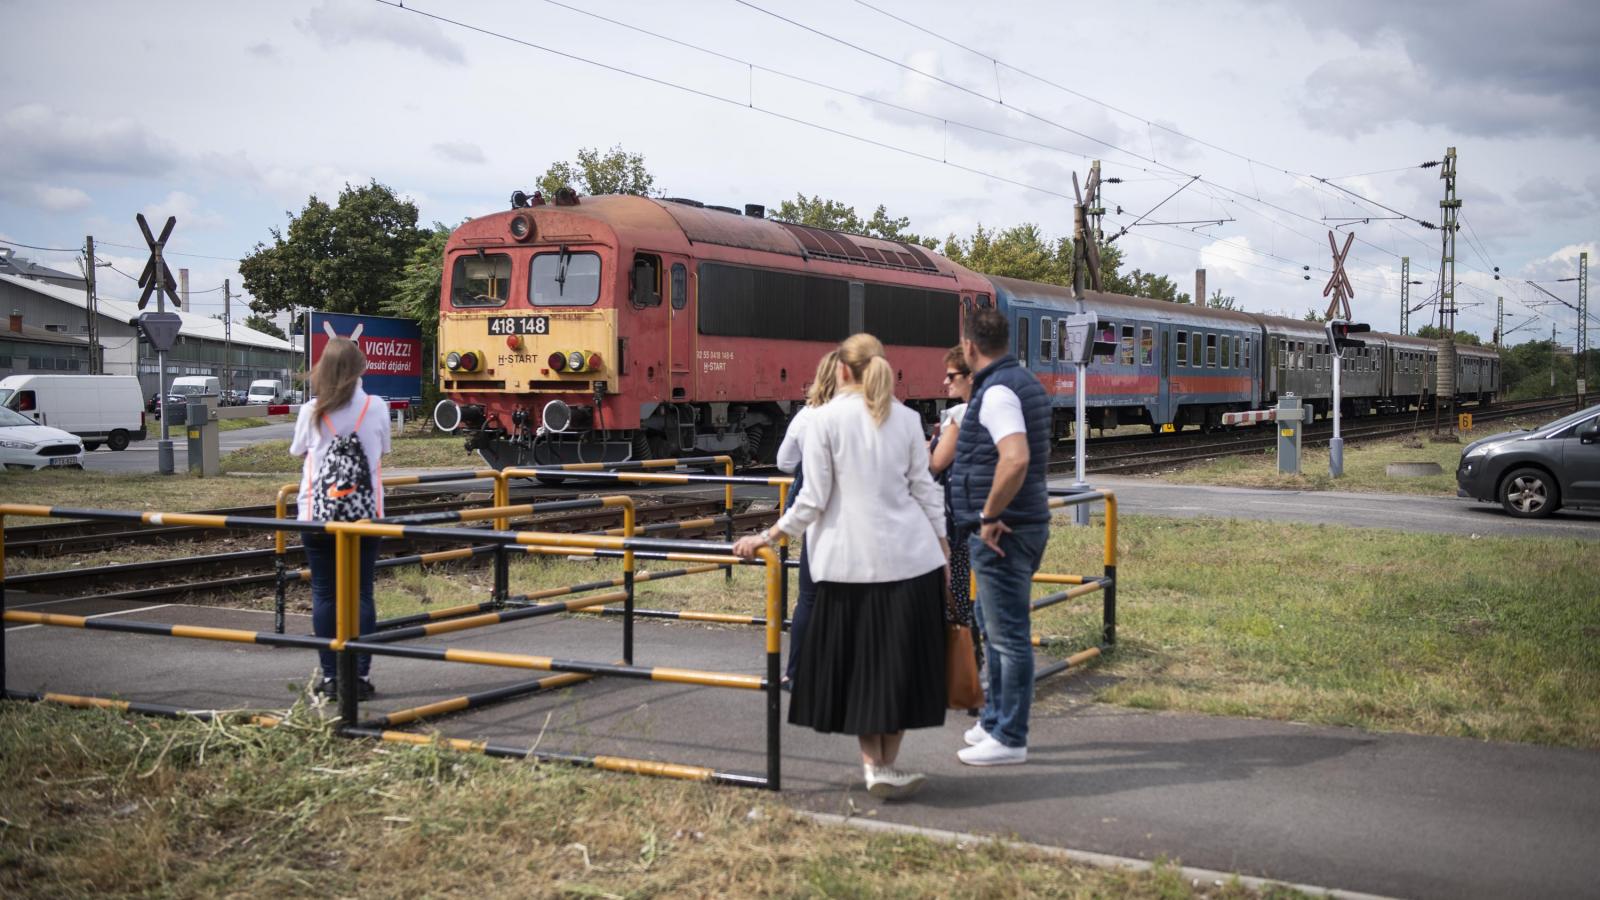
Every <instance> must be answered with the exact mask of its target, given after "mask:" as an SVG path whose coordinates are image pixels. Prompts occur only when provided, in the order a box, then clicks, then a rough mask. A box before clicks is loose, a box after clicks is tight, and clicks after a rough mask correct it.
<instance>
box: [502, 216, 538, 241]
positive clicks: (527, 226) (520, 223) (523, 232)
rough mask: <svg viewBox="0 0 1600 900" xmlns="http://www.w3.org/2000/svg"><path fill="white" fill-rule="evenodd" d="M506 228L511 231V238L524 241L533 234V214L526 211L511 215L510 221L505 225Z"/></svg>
mask: <svg viewBox="0 0 1600 900" xmlns="http://www.w3.org/2000/svg"><path fill="white" fill-rule="evenodd" d="M506 230H507V231H509V232H511V239H512V240H515V241H526V240H529V239H531V238H532V237H533V234H534V228H533V216H530V215H528V214H527V213H517V214H516V215H514V216H512V217H511V221H510V222H509V223H508V224H507V225H506Z"/></svg>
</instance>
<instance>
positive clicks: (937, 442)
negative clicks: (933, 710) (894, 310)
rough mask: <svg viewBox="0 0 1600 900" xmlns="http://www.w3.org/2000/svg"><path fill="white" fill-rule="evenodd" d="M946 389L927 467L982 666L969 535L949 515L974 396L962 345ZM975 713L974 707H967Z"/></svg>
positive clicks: (963, 617) (956, 602)
mask: <svg viewBox="0 0 1600 900" xmlns="http://www.w3.org/2000/svg"><path fill="white" fill-rule="evenodd" d="M944 393H945V396H946V397H949V398H950V399H951V400H954V401H956V402H955V403H953V404H951V405H950V406H949V408H947V409H946V410H945V411H944V412H942V413H940V414H939V430H938V431H936V432H934V435H933V443H931V444H929V445H928V468H929V469H930V470H931V471H932V472H933V480H934V481H937V482H939V484H941V485H943V487H944V517H945V529H946V532H947V533H948V534H949V535H950V601H951V602H950V605H951V606H952V607H953V610H952V614H953V615H954V616H955V624H957V625H965V626H967V627H968V628H971V629H972V636H973V641H972V644H973V649H974V650H975V651H976V652H977V654H978V667H979V668H982V667H983V646H982V642H981V641H980V640H979V637H978V629H977V623H976V622H975V621H974V620H975V618H976V617H975V616H973V614H972V575H971V572H972V570H971V568H970V567H969V563H968V561H967V541H966V538H965V537H963V536H961V535H959V534H958V533H957V532H956V526H955V520H954V518H953V517H952V516H951V515H950V465H951V463H954V462H955V460H956V437H957V435H959V434H960V433H961V420H962V419H963V418H964V417H965V416H966V414H967V401H969V400H971V399H972V369H970V368H968V366H967V360H966V357H965V356H964V355H963V354H962V352H961V348H960V347H951V348H950V352H948V353H946V354H945V355H944ZM968 712H970V713H975V712H976V711H975V710H968Z"/></svg>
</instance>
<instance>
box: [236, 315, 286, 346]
mask: <svg viewBox="0 0 1600 900" xmlns="http://www.w3.org/2000/svg"><path fill="white" fill-rule="evenodd" d="M244 327H246V328H254V329H255V330H256V331H259V332H261V333H262V334H270V335H272V336H273V337H275V338H277V339H279V340H283V341H287V340H288V339H289V336H288V335H287V334H284V333H283V329H282V328H279V327H278V325H277V323H276V322H273V321H272V320H271V319H269V318H267V317H266V316H263V315H262V314H260V313H258V312H255V311H251V313H250V315H248V316H245V317H244Z"/></svg>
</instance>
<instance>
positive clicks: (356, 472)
mask: <svg viewBox="0 0 1600 900" xmlns="http://www.w3.org/2000/svg"><path fill="white" fill-rule="evenodd" d="M366 370H367V358H366V357H365V356H363V355H362V353H361V348H359V347H357V346H356V345H355V343H354V342H353V341H349V340H346V339H344V338H335V339H333V340H330V341H328V344H327V346H326V347H325V348H324V349H323V351H322V358H321V359H319V360H318V361H317V365H316V368H314V369H312V371H311V392H312V394H314V395H315V396H314V397H313V398H312V399H311V400H308V401H306V403H305V404H304V405H303V406H301V407H300V418H299V419H298V420H297V421H296V422H295V425H294V440H292V441H291V442H290V443H289V452H290V453H292V454H294V455H295V456H303V457H305V460H306V461H305V466H304V467H303V469H302V470H301V475H300V493H299V495H298V506H299V519H300V521H302V522H313V521H315V522H330V521H331V522H354V521H357V520H359V519H376V518H379V517H380V516H382V515H383V467H382V466H381V465H380V462H379V460H380V458H381V457H382V456H383V454H385V453H387V452H389V404H388V403H386V402H385V401H384V399H383V398H382V397H374V396H372V395H370V394H368V393H367V392H366V391H364V390H362V389H361V373H363V372H365V371H366ZM303 543H304V545H305V553H306V563H307V564H308V565H309V566H310V567H311V627H312V631H313V632H314V633H315V634H316V635H317V637H334V636H335V627H336V624H337V622H338V609H337V606H336V604H335V598H336V588H335V584H336V581H337V578H336V574H337V573H336V570H335V563H334V540H333V536H332V535H330V534H324V533H321V532H316V533H313V532H306V533H305V534H304V535H303ZM377 561H378V539H377V538H363V539H362V540H361V559H360V566H361V569H360V576H359V577H360V583H361V613H360V617H359V619H358V622H359V624H358V633H360V634H368V633H370V632H371V631H372V629H373V626H374V625H375V624H376V622H377V619H378V614H377V607H376V606H375V605H374V604H373V601H372V570H373V566H374V565H375V564H376V563H377ZM317 655H318V656H319V657H320V658H321V662H322V680H321V682H320V683H319V684H318V685H317V691H318V693H322V694H326V695H328V696H336V695H337V694H338V692H339V689H340V685H339V684H338V655H337V654H335V653H334V652H333V651H331V650H322V651H318V654H317ZM371 669H372V656H371V655H370V654H366V653H363V654H361V655H360V657H359V658H358V659H357V662H356V675H357V681H356V696H357V697H358V698H360V699H362V700H365V699H367V698H368V697H371V696H372V695H373V693H374V692H375V691H374V688H373V686H372V681H371V680H370V679H368V677H367V675H368V673H369V672H370V671H371Z"/></svg>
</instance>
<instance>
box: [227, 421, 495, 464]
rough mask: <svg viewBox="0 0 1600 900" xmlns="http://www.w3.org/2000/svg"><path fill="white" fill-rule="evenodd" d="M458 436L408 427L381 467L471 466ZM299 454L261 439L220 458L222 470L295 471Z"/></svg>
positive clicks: (284, 443) (470, 456)
mask: <svg viewBox="0 0 1600 900" xmlns="http://www.w3.org/2000/svg"><path fill="white" fill-rule="evenodd" d="M461 443H462V442H461V438H459V437H449V436H447V435H420V434H413V433H411V431H410V429H408V430H407V433H406V434H405V435H404V436H403V437H396V438H395V439H394V442H393V448H394V449H393V450H392V451H391V452H390V453H388V454H387V455H385V456H384V457H383V465H384V468H388V469H426V468H456V469H465V468H475V467H477V466H479V465H481V463H482V460H480V459H479V458H478V455H477V454H476V453H468V452H467V451H466V450H464V449H462V446H461ZM300 464H301V461H300V459H299V457H295V456H290V455H289V442H288V441H285V440H279V441H262V442H261V443H258V444H255V445H253V446H250V447H244V448H241V449H239V450H234V451H233V452H231V453H228V454H225V455H224V456H223V457H222V470H223V471H224V472H276V473H280V474H281V473H290V474H293V473H296V472H298V471H299V470H300Z"/></svg>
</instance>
